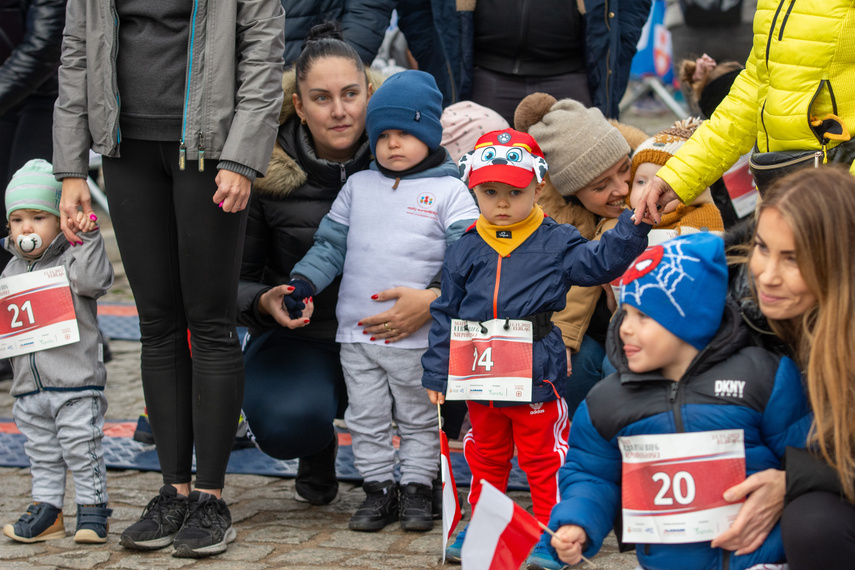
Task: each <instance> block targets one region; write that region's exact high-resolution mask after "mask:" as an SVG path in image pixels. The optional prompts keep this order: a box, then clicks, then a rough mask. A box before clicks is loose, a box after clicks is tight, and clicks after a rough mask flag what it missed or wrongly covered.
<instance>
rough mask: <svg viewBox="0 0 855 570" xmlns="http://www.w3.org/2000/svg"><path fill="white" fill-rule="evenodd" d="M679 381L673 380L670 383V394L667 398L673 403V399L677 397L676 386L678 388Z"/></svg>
mask: <svg viewBox="0 0 855 570" xmlns="http://www.w3.org/2000/svg"><path fill="white" fill-rule="evenodd" d="M679 386H680V383H679V382H674V383H672V384H671V394H670V395H669V396H668V400H669V401H670V402H671V403H672V404H673V403H674V400H676V399H677V388H679Z"/></svg>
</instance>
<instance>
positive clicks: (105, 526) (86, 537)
mask: <svg viewBox="0 0 855 570" xmlns="http://www.w3.org/2000/svg"><path fill="white" fill-rule="evenodd" d="M112 514H113V509H108V508H107V503H98V504H97V505H77V530H76V532H75V533H74V542H78V543H83V544H103V543H105V542H107V532H108V531H109V530H110V524H109V523H108V522H107V518H108V517H109V516H110V515H112Z"/></svg>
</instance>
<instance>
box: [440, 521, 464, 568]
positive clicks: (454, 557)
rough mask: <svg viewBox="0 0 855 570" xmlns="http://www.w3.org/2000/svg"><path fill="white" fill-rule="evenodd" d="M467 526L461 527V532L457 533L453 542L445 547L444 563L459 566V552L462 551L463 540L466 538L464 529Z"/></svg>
mask: <svg viewBox="0 0 855 570" xmlns="http://www.w3.org/2000/svg"><path fill="white" fill-rule="evenodd" d="M467 528H469V525H466V526H465V527H463V530H461V531H460V532H458V533H457V537H456V538H455V539H454V542H452V543H451V544H449V545H448V546H446V547H445V561H446V562H451V563H452V564H460V552H461V551H462V550H463V539H465V538H466V529H467Z"/></svg>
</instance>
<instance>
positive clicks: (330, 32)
mask: <svg viewBox="0 0 855 570" xmlns="http://www.w3.org/2000/svg"><path fill="white" fill-rule="evenodd" d="M325 39H334V40H341V41H344V34H343V33H342V31H341V24H339V23H338V22H335V21H328V22H322V23H320V24H316V25H314V26H312V28H311V29H310V30H309V33H308V34H306V41H305V42H303V48H305V47H306V44H308V43H310V42H317V41H320V40H325Z"/></svg>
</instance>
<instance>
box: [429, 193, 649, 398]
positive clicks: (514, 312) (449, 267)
mask: <svg viewBox="0 0 855 570" xmlns="http://www.w3.org/2000/svg"><path fill="white" fill-rule="evenodd" d="M630 217H631V212H630V211H629V210H627V211H625V212H624V213H623V214H621V217H620V219H619V221H618V224H617V226H615V227H614V229H612V230H610V231H608V232H606V233H605V234H603V237H602V239H601V240H600V241H588V240H586V239H585V238H583V237H582V235H581V234H580V233H579V230H577V229H576V228H575V227H573V226H571V225H569V224H559V223H557V222H555V221H554V220H553V219H552V218H545V219H544V220H543V223H542V224H541V225H540V227H539V228H538V229H537V230H535V232H534V233H533V234H531V235H530V236H529V237H528V239H527V240H525V241H524V242H523V243H522V244H520V245H519V247H517V248H516V249H515V250H514V251H513V252H511V254H510V255H509V256H507V257H500V256H499V254H498V253H497V252H496V250H494V249H493V248H492V247H490V246H489V245H488V244H487V242H485V241H484V240H483V238H481V236H480V235H479V234H478V232H477V231H476V230H475V228H474V226H473V227H472V228H470V229H469V231H467V232H466V233H465V234H464V235H463V237H461V238H460V239H459V240H457V241H456V242H455V243H454V244H452V245H451V247H449V248H448V250H447V251H446V253H445V261H444V262H443V265H442V295H440V297H439V298H438V299H437V300H436V301H434V302H433V303H431V306H430V312H431V316H432V317H433V323H432V324H431V329H430V348H428V350H427V352H425V354H424V356H422V366H423V367H424V376H423V377H422V385H423V386H424V387H425V388H428V389H430V390H435V391H437V392H442V393H445V389H446V385H447V383H448V352H449V339H450V330H451V319H467V320H470V321H488V320H490V319H505V318H511V319H519V318H522V317H526V316H530V315H535V314H537V313H545V312H549V311H560V310H561V309H563V308H564V305H565V301H566V296H567V291H568V290H569V289H570V287H571V286H573V285H581V286H583V287H589V286H592V285H599V284H601V283H607V282H609V281H611V280H612V279H615V278H617V277H619V276H620V275H621V274H622V273H623V272H624V270H625V269H626V268H627V267H628V266H629V264H630V263H632V261H633V260H634V259H635V258H636V257H637V256H638V255H639V254H640V253H641V252H642V251H644V248H645V247H647V237H646V236H647V232H649V231H650V226H649V225H647V224H639V225H637V226H636V225H635V224H633V222H632V220H631V219H630ZM494 307H495V311H494ZM532 367H533V370H532V381H533V387H532V399H531V401H532V402H548V401H550V400H555V399H557V398H558V396H559V395H561V396H563V394H562V391H563V382H561V383H556V382H555V381H556V380H558V379H561V378H565V377H566V376H567V354H566V351H565V350H564V342H563V341H562V339H561V332H560V331H559V330H558V327H556V326H554V325H553V326H552V332H551V333H549V334H548V335H547V336H545V337H544V338H542V339H541V340H538V341H534V344H533V346H532ZM516 404H518V402H501V403H499V402H496V405H516Z"/></svg>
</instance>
